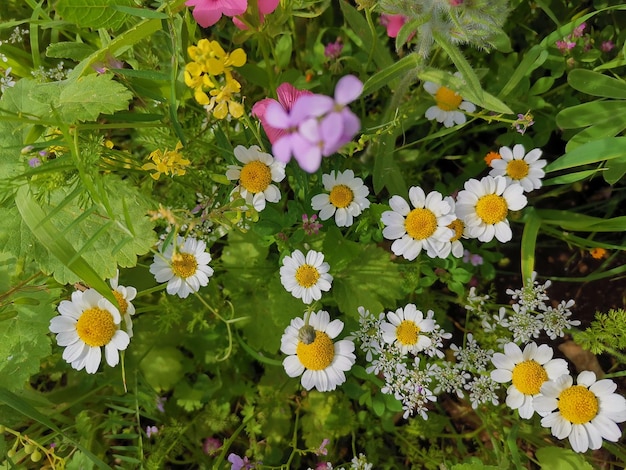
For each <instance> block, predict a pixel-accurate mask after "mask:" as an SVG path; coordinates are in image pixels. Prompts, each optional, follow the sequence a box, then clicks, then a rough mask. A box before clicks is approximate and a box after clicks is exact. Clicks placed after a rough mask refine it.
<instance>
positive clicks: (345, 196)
mask: <svg viewBox="0 0 626 470" xmlns="http://www.w3.org/2000/svg"><path fill="white" fill-rule="evenodd" d="M329 199H330V203H331V204H332V205H333V206H335V207H339V208H343V207H348V206H349V205H350V203H351V202H352V201H353V200H354V193H353V192H352V190H351V189H350V188H349V187H347V186H346V185H345V184H338V185H337V186H335V187H334V188H333V189H331V190H330V196H329Z"/></svg>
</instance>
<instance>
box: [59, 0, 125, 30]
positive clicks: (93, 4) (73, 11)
mask: <svg viewBox="0 0 626 470" xmlns="http://www.w3.org/2000/svg"><path fill="white" fill-rule="evenodd" d="M116 5H119V6H126V7H130V6H133V5H134V4H133V1H132V0H59V1H58V2H57V4H56V10H57V12H58V13H59V15H61V17H62V18H63V19H64V20H65V21H69V22H70V23H75V24H78V25H80V26H82V27H85V28H111V29H119V28H120V27H121V26H122V25H123V24H124V22H125V21H126V20H127V19H128V14H126V13H124V12H123V11H120V10H118V9H114V8H112V7H114V6H116Z"/></svg>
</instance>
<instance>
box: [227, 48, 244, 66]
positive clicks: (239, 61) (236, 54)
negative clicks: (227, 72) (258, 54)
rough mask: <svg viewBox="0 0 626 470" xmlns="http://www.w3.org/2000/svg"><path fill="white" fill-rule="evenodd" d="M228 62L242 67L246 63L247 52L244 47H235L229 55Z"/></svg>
mask: <svg viewBox="0 0 626 470" xmlns="http://www.w3.org/2000/svg"><path fill="white" fill-rule="evenodd" d="M228 62H230V63H231V64H232V65H233V66H234V67H241V66H242V65H243V64H245V63H246V53H245V51H244V50H243V49H241V48H239V49H235V50H234V51H233V52H231V53H230V55H229V57H228Z"/></svg>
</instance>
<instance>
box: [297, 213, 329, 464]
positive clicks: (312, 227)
mask: <svg viewBox="0 0 626 470" xmlns="http://www.w3.org/2000/svg"><path fill="white" fill-rule="evenodd" d="M323 226H324V225H322V224H321V223H320V222H318V221H317V214H313V215H312V216H311V217H309V216H308V215H307V214H302V229H303V230H304V233H306V234H307V235H317V234H318V233H319V231H320V229H321V228H322V227H323ZM320 448H321V447H320ZM324 455H326V454H324Z"/></svg>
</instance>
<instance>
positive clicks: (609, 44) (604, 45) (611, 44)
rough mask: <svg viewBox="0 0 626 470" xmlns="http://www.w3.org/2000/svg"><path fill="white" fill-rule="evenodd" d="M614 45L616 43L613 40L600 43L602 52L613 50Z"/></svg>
mask: <svg viewBox="0 0 626 470" xmlns="http://www.w3.org/2000/svg"><path fill="white" fill-rule="evenodd" d="M614 47H615V43H614V42H613V41H602V44H601V45H600V49H602V52H611V51H612V50H613V48H614Z"/></svg>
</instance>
